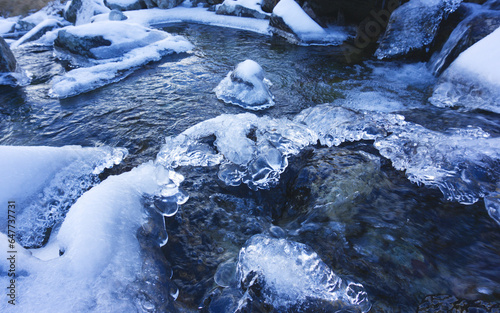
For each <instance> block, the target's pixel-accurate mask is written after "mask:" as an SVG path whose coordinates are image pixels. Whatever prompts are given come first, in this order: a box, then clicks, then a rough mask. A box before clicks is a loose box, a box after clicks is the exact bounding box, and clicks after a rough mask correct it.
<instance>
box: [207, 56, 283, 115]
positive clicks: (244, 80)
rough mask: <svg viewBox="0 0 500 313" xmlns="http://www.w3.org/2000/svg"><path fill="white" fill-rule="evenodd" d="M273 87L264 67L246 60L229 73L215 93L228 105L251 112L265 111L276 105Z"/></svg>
mask: <svg viewBox="0 0 500 313" xmlns="http://www.w3.org/2000/svg"><path fill="white" fill-rule="evenodd" d="M271 85H272V84H271V82H270V81H269V80H268V79H266V78H264V70H263V69H262V67H260V65H259V64H257V63H256V62H255V61H252V60H246V61H243V62H241V63H239V64H238V65H237V66H236V68H235V69H234V70H233V71H231V72H229V73H228V74H227V76H226V77H225V78H224V79H223V80H222V81H221V82H220V84H219V85H218V86H217V87H216V88H215V89H214V92H215V94H216V95H217V98H219V99H221V100H222V101H224V102H226V103H231V104H234V105H238V106H241V107H242V108H245V109H249V110H263V109H266V108H268V107H270V106H273V105H274V101H273V98H274V97H273V95H271V92H270V91H269V87H270V86H271Z"/></svg>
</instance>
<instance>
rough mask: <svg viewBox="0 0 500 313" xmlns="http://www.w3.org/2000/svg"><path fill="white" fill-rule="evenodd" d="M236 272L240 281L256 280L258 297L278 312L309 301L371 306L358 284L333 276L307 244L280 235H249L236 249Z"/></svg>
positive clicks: (359, 308)
mask: <svg viewBox="0 0 500 313" xmlns="http://www.w3.org/2000/svg"><path fill="white" fill-rule="evenodd" d="M237 275H238V278H239V279H240V281H241V282H242V285H244V284H249V285H251V284H252V283H255V282H258V283H259V286H257V288H256V289H259V290H260V294H261V295H260V296H261V297H262V299H259V300H261V301H264V302H265V303H266V304H268V305H271V306H272V307H274V308H275V309H276V310H277V311H279V312H291V311H296V309H297V308H300V307H301V306H302V305H305V306H306V307H307V303H308V302H311V301H313V302H314V301H325V302H327V303H328V302H329V303H336V305H337V306H339V307H340V308H342V309H345V310H346V311H349V312H350V310H353V309H354V310H356V312H358V311H359V312H368V311H369V310H370V308H371V304H370V302H369V300H368V295H367V293H366V292H365V291H364V288H363V286H362V285H361V284H357V283H354V282H349V281H345V280H343V279H342V278H340V277H339V276H337V275H336V274H335V273H334V272H333V271H332V270H331V269H330V268H329V267H328V265H326V264H325V263H324V262H323V261H322V260H321V258H320V257H319V256H318V254H317V253H316V252H314V251H312V249H311V248H309V247H308V246H306V245H304V244H302V243H298V242H293V241H289V240H287V239H283V238H280V239H277V238H272V237H267V236H264V235H255V236H253V237H252V238H250V239H249V240H248V242H247V243H246V246H245V247H243V248H242V249H241V250H240V253H239V258H238V264H237ZM259 280H260V281H259ZM294 308H295V310H294ZM298 311H301V310H298Z"/></svg>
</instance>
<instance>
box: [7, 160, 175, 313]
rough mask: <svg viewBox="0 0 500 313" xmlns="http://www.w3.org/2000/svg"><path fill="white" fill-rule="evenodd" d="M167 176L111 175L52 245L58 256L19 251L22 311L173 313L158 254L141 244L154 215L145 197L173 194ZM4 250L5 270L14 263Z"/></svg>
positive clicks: (143, 170)
mask: <svg viewBox="0 0 500 313" xmlns="http://www.w3.org/2000/svg"><path fill="white" fill-rule="evenodd" d="M31 175H32V173H31ZM31 175H30V177H34V176H31ZM168 175H169V173H168V172H167V171H166V170H165V169H163V168H161V167H157V166H155V165H153V164H152V163H148V164H144V165H141V166H139V167H138V168H135V169H133V170H132V171H130V172H127V173H124V174H121V175H118V176H111V177H109V178H108V179H106V180H105V181H104V182H102V183H101V184H99V185H98V186H96V187H94V188H92V189H91V190H90V191H88V192H86V193H85V194H84V195H83V196H81V197H80V198H79V199H78V201H77V202H76V203H75V204H74V205H73V206H72V207H71V209H70V211H69V213H68V215H67V217H66V219H65V221H64V222H63V224H62V226H61V228H60V230H59V232H58V233H57V235H54V237H53V242H51V244H52V245H55V246H57V249H53V250H52V251H53V252H55V253H54V254H52V255H50V253H46V254H45V255H44V259H45V260H44V261H41V260H40V259H38V258H37V257H35V256H32V255H30V252H29V250H24V249H22V248H21V247H19V246H17V248H18V251H19V252H18V254H17V257H18V262H17V263H16V273H18V277H17V280H16V283H17V286H18V288H17V289H16V292H17V303H16V309H17V310H19V311H22V312H37V311H38V312H56V311H57V312H138V311H139V312H143V311H149V310H151V309H152V308H153V309H158V310H159V311H171V310H169V309H168V308H163V309H162V308H161V307H158V306H164V305H165V303H168V302H169V301H172V300H173V299H172V298H171V297H169V296H168V290H165V288H168V286H166V285H167V284H168V278H164V277H163V276H162V274H160V273H159V272H157V271H156V270H155V269H156V263H154V262H155V260H154V259H153V262H152V263H148V262H151V258H152V257H153V256H152V255H150V254H149V253H148V250H145V248H144V247H143V246H141V244H140V238H139V234H140V233H141V232H142V233H144V231H145V230H144V229H141V225H143V223H144V222H145V221H146V220H147V219H148V218H150V217H149V216H150V213H148V212H146V211H145V207H144V203H143V199H144V196H145V195H153V194H159V193H162V192H165V190H167V189H170V188H171V187H172V184H171V181H170V180H168V179H167V178H168ZM165 176H166V177H165ZM166 183H167V184H169V185H168V186H167V185H165V184H166ZM162 226H163V225H162ZM6 239H7V237H6V236H5V235H4V234H0V242H1V244H2V245H4V246H7V242H6ZM5 251H6V250H5V249H3V250H2V252H0V253H1V260H0V266H1V268H3V269H5V268H7V265H8V264H7V262H8V260H7V257H6V256H5ZM33 251H36V250H33ZM37 254H38V253H37ZM153 258H154V257H153ZM148 260H149V261H148ZM8 279H9V278H8V277H7V276H6V275H5V276H0V282H1V284H2V285H5V286H8V285H9V284H8ZM165 281H167V282H165ZM151 285H152V286H154V287H151ZM156 293H159V294H161V296H160V295H158V294H156ZM160 297H161V300H159V298H160ZM5 298H6V296H5V295H3V296H2V297H1V300H2V301H1V302H0V310H2V312H8V310H7V309H8V308H7V306H9V304H7V301H6V299H5Z"/></svg>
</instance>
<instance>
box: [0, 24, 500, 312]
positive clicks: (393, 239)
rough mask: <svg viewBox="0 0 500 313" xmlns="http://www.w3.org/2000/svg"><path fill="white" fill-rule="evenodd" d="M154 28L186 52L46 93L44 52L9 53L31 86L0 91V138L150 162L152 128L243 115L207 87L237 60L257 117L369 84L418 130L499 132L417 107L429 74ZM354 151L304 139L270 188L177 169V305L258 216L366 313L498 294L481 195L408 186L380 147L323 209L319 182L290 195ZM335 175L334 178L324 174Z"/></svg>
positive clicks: (197, 291) (157, 133)
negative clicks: (370, 164) (116, 78)
mask: <svg viewBox="0 0 500 313" xmlns="http://www.w3.org/2000/svg"><path fill="white" fill-rule="evenodd" d="M165 29H166V30H167V31H169V32H172V33H178V34H181V35H184V36H185V37H186V38H187V39H188V40H190V41H191V42H192V43H193V44H194V46H195V49H194V51H193V53H190V54H180V55H173V56H167V57H165V58H163V59H162V60H161V61H160V62H155V63H152V64H149V65H147V66H145V67H144V68H142V69H140V70H139V71H137V72H135V73H134V74H133V75H131V76H130V77H128V78H126V79H124V80H123V81H121V82H118V83H115V84H112V85H109V86H105V87H103V88H100V89H98V90H95V91H93V92H90V93H87V94H83V95H80V96H76V97H73V98H69V99H65V100H60V101H59V100H54V99H50V98H49V97H48V96H47V92H48V89H49V88H50V83H49V81H50V79H51V78H52V77H53V76H54V75H56V74H58V73H61V72H63V71H64V69H63V68H62V67H61V66H60V65H58V64H57V63H56V62H55V61H54V59H53V57H52V51H51V49H50V48H47V47H34V46H30V47H24V48H21V49H19V50H17V51H16V54H17V55H16V56H17V57H18V60H19V63H20V64H21V65H22V66H23V68H24V69H26V70H28V71H30V72H32V74H33V75H34V83H33V84H32V85H30V86H28V87H25V88H17V89H12V88H2V89H0V104H1V105H0V123H1V124H0V125H1V126H0V144H2V145H49V146H62V145H83V146H99V145H109V146H119V147H125V148H127V149H128V150H129V152H130V156H129V157H128V159H127V161H126V163H127V166H128V167H130V166H136V165H138V164H141V163H143V162H145V161H148V160H151V159H154V158H155V156H156V153H158V151H159V149H160V146H161V145H162V144H163V143H164V138H165V136H171V135H177V134H179V133H180V132H182V131H183V130H185V129H187V128H188V127H190V126H193V125H195V124H197V123H199V122H201V121H204V120H206V119H209V118H212V117H216V116H218V115H220V114H223V113H228V114H237V113H242V112H245V111H244V110H243V109H242V108H239V107H236V106H230V105H226V104H224V103H222V102H220V101H218V100H217V99H216V97H215V95H214V93H213V92H212V90H213V88H214V87H216V86H217V84H218V83H219V82H220V81H221V80H222V79H223V78H224V77H225V75H226V74H227V73H228V71H230V70H231V69H232V68H233V66H235V65H236V64H237V63H239V62H241V61H244V60H245V59H252V60H254V61H256V62H257V63H259V64H260V65H261V66H262V67H263V68H264V70H265V71H266V72H267V75H266V77H267V78H268V79H269V80H270V81H271V82H272V83H273V87H272V88H271V92H272V93H273V95H274V96H275V102H276V105H275V106H274V107H272V108H270V109H267V110H265V111H262V112H257V113H256V114H257V115H269V116H272V117H288V118H293V117H294V116H295V115H296V114H297V113H299V112H300V111H302V110H303V109H305V108H308V107H311V106H314V105H316V104H321V103H326V102H334V101H336V100H339V99H343V98H348V97H352V96H356V95H355V93H356V92H377V93H379V94H383V95H384V96H386V97H388V98H390V99H398V101H400V102H401V103H402V107H401V109H399V110H396V111H398V112H399V113H401V114H403V115H404V116H405V117H406V119H407V120H408V121H412V122H415V123H418V124H422V125H423V126H425V127H427V128H430V129H433V130H438V131H440V130H445V129H447V128H450V127H459V128H461V127H466V126H467V125H474V126H480V127H482V128H483V129H484V130H485V131H487V132H489V133H491V134H492V135H493V136H498V135H499V134H500V119H499V116H498V115H495V114H491V113H487V112H472V113H463V112H458V111H454V110H450V109H439V108H435V107H433V106H431V105H429V104H427V102H426V99H427V98H428V97H429V95H430V92H431V86H432V80H429V81H426V80H425V79H424V80H422V79H420V80H415V81H414V82H413V81H406V80H408V79H410V80H411V78H409V76H402V78H401V81H398V82H395V81H393V80H391V79H389V80H384V77H385V76H384V73H385V72H387V73H389V74H388V75H391V74H390V73H392V72H394V71H396V72H397V71H398V69H399V68H404V67H405V64H400V63H389V62H387V63H381V62H376V61H370V62H367V63H363V64H354V65H353V64H346V62H345V60H344V56H343V54H342V51H341V50H340V49H339V48H336V47H299V46H294V45H290V44H288V43H287V42H284V41H282V40H280V39H276V38H271V37H267V36H263V35H258V34H253V33H249V32H245V31H238V30H229V29H223V28H214V27H208V26H200V25H178V26H172V27H167V28H165ZM374 72H377V73H379V74H374ZM380 73H382V74H380ZM357 151H367V152H369V153H372V154H374V155H377V156H379V155H378V152H377V151H376V150H375V149H373V148H372V147H371V144H370V143H363V142H361V143H353V144H344V145H343V146H342V147H340V148H331V149H327V148H321V147H315V148H312V147H311V148H310V149H308V150H307V151H304V152H302V153H301V154H300V155H298V156H296V157H294V158H292V159H291V160H290V167H289V169H287V171H286V172H285V173H284V174H283V177H282V180H281V182H280V185H279V186H277V187H276V188H274V189H273V190H270V191H258V192H254V191H251V190H249V189H248V188H247V187H238V188H232V187H231V188H229V187H226V186H223V185H222V183H221V182H220V181H218V179H217V178H216V169H213V168H189V169H180V170H179V171H180V173H182V174H183V175H184V176H185V177H186V180H185V183H184V186H183V187H184V189H185V190H186V191H187V193H188V194H189V195H190V200H189V201H188V202H187V203H186V204H185V205H183V206H182V208H181V210H180V211H179V213H178V214H177V215H176V216H174V217H173V218H170V219H167V231H168V233H169V242H168V243H167V245H166V246H165V247H164V248H163V250H164V252H165V255H166V257H167V259H168V260H169V262H170V263H171V264H172V267H173V270H174V276H173V280H174V281H175V282H176V283H177V285H178V286H179V287H180V295H179V298H178V302H179V303H180V304H181V305H182V306H183V307H185V308H187V309H195V308H197V307H198V305H199V304H200V303H201V302H202V299H203V297H204V296H205V294H206V293H207V292H209V290H210V289H211V288H212V287H213V286H214V283H213V276H214V274H215V271H216V268H217V266H218V265H219V264H220V263H221V262H224V261H227V260H229V259H231V258H234V257H236V256H237V252H238V250H239V249H240V248H241V246H242V245H243V244H244V242H245V241H246V240H247V239H248V238H250V236H251V235H253V234H257V233H261V232H264V231H267V230H268V229H269V227H270V226H271V225H278V226H280V227H281V228H282V229H283V230H284V231H285V232H286V233H287V235H288V237H289V238H290V239H292V240H295V241H298V242H302V243H306V244H308V245H309V246H311V247H312V248H313V249H314V250H315V251H316V252H318V254H319V255H320V256H321V258H322V259H323V260H324V261H325V262H326V263H327V264H328V265H329V266H330V267H331V268H332V269H333V270H334V272H336V273H338V274H339V275H341V276H343V277H347V278H350V279H352V280H353V281H356V282H360V283H362V284H363V285H364V286H365V288H366V290H367V292H368V295H369V298H370V301H371V302H372V303H373V308H372V312H412V311H415V310H416V308H417V307H418V305H419V303H420V302H421V301H422V300H423V299H424V298H425V297H426V296H428V295H435V294H447V295H454V296H456V297H458V298H463V299H468V300H485V301H499V300H500V233H499V230H500V227H499V226H498V225H497V224H496V223H495V222H494V221H493V220H492V219H491V218H490V217H489V216H488V215H487V213H486V211H485V209H484V206H483V203H482V201H480V202H479V203H476V204H475V205H472V206H463V205H460V204H457V203H452V202H447V201H446V200H444V199H443V197H442V195H441V193H440V192H439V191H437V190H434V189H430V188H427V187H424V186H417V185H414V184H411V183H410V182H409V181H408V180H407V179H406V178H405V176H404V173H401V172H398V171H396V170H394V169H393V168H392V166H391V164H390V161H388V160H385V159H383V158H382V157H380V158H381V159H382V161H381V172H377V173H375V174H373V175H374V176H373V177H372V178H373V181H374V183H373V184H372V185H370V187H369V188H367V190H366V192H365V193H364V194H363V197H361V198H359V199H355V200H353V201H352V202H350V203H348V204H346V205H344V206H343V207H340V208H337V210H336V211H334V212H332V211H331V210H330V209H329V210H327V211H324V212H320V213H317V212H314V210H313V209H312V208H313V207H314V205H315V204H318V203H320V202H321V201H322V197H323V196H325V195H324V194H322V193H321V192H319V193H314V192H312V191H311V190H310V189H312V188H310V189H308V190H305V191H304V194H300V193H299V194H297V193H296V192H294V188H295V187H296V186H297V184H300V181H299V182H298V180H299V177H301V176H300V175H299V174H300V173H303V172H304V171H306V172H307V173H310V174H311V173H312V174H311V175H313V176H314V175H317V173H316V172H315V171H317V170H318V169H319V168H322V167H321V166H324V164H323V163H322V162H326V161H324V160H326V159H328V160H330V161H328V162H330V163H328V162H327V163H328V166H327V167H326V168H327V169H330V170H331V173H328V175H326V176H328V177H333V178H335V179H336V180H333V182H332V180H328V179H327V180H322V179H319V180H316V181H315V183H316V184H318V185H321V184H334V183H335V181H338V180H342V179H345V180H346V181H349V180H353V179H355V177H356V175H359V173H358V172H356V171H358V170H359V169H354V168H353V169H351V168H348V167H347V165H345V166H344V165H338V164H344V163H339V162H340V161H342V162H344V161H345V159H344V158H345V157H344V156H342V158H341V159H338V158H336V157H332V155H333V156H336V155H347V158H349V157H350V156H351V155H354V154H356V153H357ZM329 158H330V159H329ZM339 158H340V157H339ZM339 160H340V161H339ZM345 164H348V162H347V163H345ZM337 167H338V168H337ZM342 171H345V173H346V175H347V176H346V177H344V178H342V177H340V176H335V175H337V173H338V172H342ZM349 175H350V176H349ZM306 189H307V188H306ZM301 190H302V189H301ZM242 224H243V225H245V227H242V226H241V225H242Z"/></svg>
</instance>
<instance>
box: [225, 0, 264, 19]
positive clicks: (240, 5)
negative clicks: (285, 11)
mask: <svg viewBox="0 0 500 313" xmlns="http://www.w3.org/2000/svg"><path fill="white" fill-rule="evenodd" d="M261 3H262V0H224V2H223V3H222V4H221V5H220V6H217V13H218V14H228V15H236V16H240V15H243V16H245V17H247V15H250V16H252V17H255V18H259V19H266V18H267V19H268V18H269V16H270V15H271V14H269V13H266V12H264V11H262V8H261ZM245 14H246V15H245Z"/></svg>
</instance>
